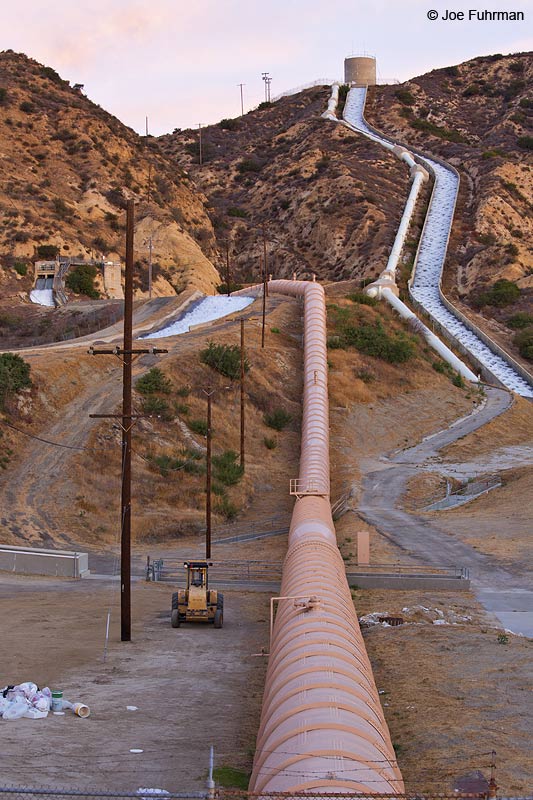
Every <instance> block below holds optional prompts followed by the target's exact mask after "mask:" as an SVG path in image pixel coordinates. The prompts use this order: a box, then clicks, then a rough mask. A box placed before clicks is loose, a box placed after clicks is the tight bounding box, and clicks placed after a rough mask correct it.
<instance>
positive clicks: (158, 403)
mask: <svg viewBox="0 0 533 800" xmlns="http://www.w3.org/2000/svg"><path fill="white" fill-rule="evenodd" d="M142 410H143V414H149V415H150V416H154V417H160V418H161V419H163V420H165V422H170V420H172V419H174V414H173V413H172V411H171V409H170V406H169V405H168V403H167V402H166V400H163V399H162V398H161V397H155V395H150V396H149V397H145V398H144V399H143V401H142Z"/></svg>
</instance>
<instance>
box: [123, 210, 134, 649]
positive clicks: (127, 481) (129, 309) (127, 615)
mask: <svg viewBox="0 0 533 800" xmlns="http://www.w3.org/2000/svg"><path fill="white" fill-rule="evenodd" d="M133 230H134V205H133V201H132V200H128V208H127V217H126V280H125V285H124V344H123V346H122V349H123V351H124V354H123V361H122V364H123V366H122V493H121V494H122V497H121V512H120V513H121V519H122V536H121V539H120V638H121V641H123V642H129V641H131V426H132V420H131V365H132V352H131V349H132V346H133V338H132V337H133Z"/></svg>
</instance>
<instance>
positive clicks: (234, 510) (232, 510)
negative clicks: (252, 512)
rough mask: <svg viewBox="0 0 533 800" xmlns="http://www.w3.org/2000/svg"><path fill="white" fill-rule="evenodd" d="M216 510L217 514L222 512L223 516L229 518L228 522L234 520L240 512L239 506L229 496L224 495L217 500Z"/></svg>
mask: <svg viewBox="0 0 533 800" xmlns="http://www.w3.org/2000/svg"><path fill="white" fill-rule="evenodd" d="M215 511H216V512H217V514H222V516H223V517H224V518H225V519H227V520H228V522H232V521H233V520H234V519H236V517H237V515H238V513H239V508H238V506H236V505H235V503H233V502H232V501H231V500H230V499H229V497H226V495H224V496H223V497H221V498H220V499H219V500H218V501H217V502H216V504H215Z"/></svg>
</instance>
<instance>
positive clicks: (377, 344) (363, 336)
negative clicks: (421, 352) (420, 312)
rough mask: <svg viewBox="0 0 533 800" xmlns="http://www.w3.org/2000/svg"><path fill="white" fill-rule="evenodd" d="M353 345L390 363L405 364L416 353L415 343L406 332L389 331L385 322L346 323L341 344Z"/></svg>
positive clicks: (360, 350)
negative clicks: (393, 332) (385, 326)
mask: <svg viewBox="0 0 533 800" xmlns="http://www.w3.org/2000/svg"><path fill="white" fill-rule="evenodd" d="M343 345H344V346H352V347H355V348H356V349H357V350H359V352H360V353H363V354H364V355H367V356H374V357H375V358H381V359H382V360H383V361H387V362H388V363H389V364H403V363H404V362H406V361H409V359H410V358H412V357H413V355H414V344H413V342H412V340H411V339H410V338H409V337H408V336H406V334H405V333H403V332H399V333H396V334H394V335H390V334H388V333H387V331H386V330H385V328H384V327H383V324H382V323H381V322H380V321H378V322H376V323H375V324H374V325H372V324H362V325H357V326H355V325H346V326H345V327H344V328H343V329H342V333H341V346H343Z"/></svg>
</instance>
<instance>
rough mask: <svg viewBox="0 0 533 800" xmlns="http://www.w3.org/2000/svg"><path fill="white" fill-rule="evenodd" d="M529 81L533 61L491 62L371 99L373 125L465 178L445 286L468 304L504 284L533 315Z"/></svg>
mask: <svg viewBox="0 0 533 800" xmlns="http://www.w3.org/2000/svg"><path fill="white" fill-rule="evenodd" d="M532 79H533V60H532V58H531V54H530V53H520V54H517V55H512V56H499V55H494V56H484V57H480V58H476V59H473V60H472V61H467V62H465V63H463V64H459V65H457V66H452V67H448V68H446V69H439V70H433V71H432V72H429V73H427V74H426V75H422V76H420V77H417V78H413V79H412V80H411V81H408V82H407V83H405V84H402V86H400V87H398V86H379V87H375V88H373V89H371V90H370V92H369V101H368V103H367V110H366V115H367V119H368V120H369V121H370V122H372V123H373V124H374V125H376V126H377V127H379V128H380V129H381V130H383V131H384V132H386V133H387V134H388V135H390V136H392V137H395V138H396V139H398V140H403V141H406V142H409V143H410V144H412V146H413V147H418V148H420V149H421V150H423V151H425V152H432V153H434V154H436V155H440V156H442V157H444V158H445V159H446V160H447V161H449V162H450V163H451V164H453V165H454V166H455V167H456V168H457V169H458V170H459V173H460V176H461V191H460V197H459V203H458V206H457V212H456V217H455V222H454V226H453V231H452V238H451V243H450V250H449V255H448V262H447V269H446V276H445V278H446V285H447V287H448V289H449V290H451V291H452V293H453V294H455V295H456V296H457V297H459V298H464V299H465V300H466V301H467V302H468V301H472V300H475V296H476V294H478V293H479V291H480V289H482V288H484V287H486V286H488V285H490V284H492V283H494V281H495V280H498V279H500V278H506V279H508V280H511V281H515V282H516V283H517V284H518V286H519V287H520V288H521V289H523V290H524V297H523V299H522V305H526V304H528V305H529V310H531V300H532V292H531V290H532V289H533V251H532V249H531V244H532V238H533V224H532V217H531V209H532V186H533V183H532V181H533V170H532V164H533V158H532V148H533V138H532V135H531V134H532V131H531V127H532V124H533V92H532ZM515 310H525V309H524V308H519V307H518V306H517V308H516V309H515Z"/></svg>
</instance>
